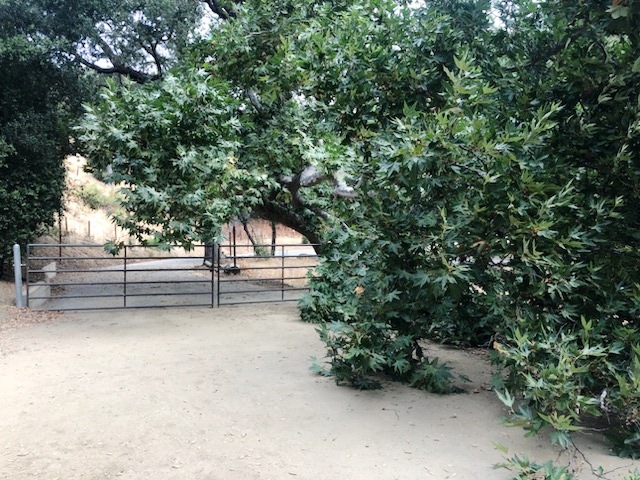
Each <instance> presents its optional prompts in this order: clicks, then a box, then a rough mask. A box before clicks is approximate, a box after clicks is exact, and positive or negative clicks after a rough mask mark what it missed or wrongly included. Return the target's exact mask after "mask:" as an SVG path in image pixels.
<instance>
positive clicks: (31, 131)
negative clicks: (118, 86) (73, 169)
mask: <svg viewBox="0 0 640 480" xmlns="http://www.w3.org/2000/svg"><path fill="white" fill-rule="evenodd" d="M0 26H1V25H0ZM6 33H7V32H6V30H4V29H0V69H1V71H2V75H1V76H0V265H4V263H5V261H6V260H7V258H8V256H9V254H10V252H11V247H12V245H13V244H14V243H18V244H21V245H24V244H25V243H27V242H28V241H31V240H33V239H34V238H35V237H36V236H37V235H38V233H39V232H41V229H42V227H45V226H47V225H51V223H52V222H53V219H54V214H55V213H56V212H59V211H60V210H61V207H62V205H61V198H62V195H63V193H64V188H65V181H64V165H63V159H64V157H65V155H66V154H67V153H69V151H70V147H71V146H70V144H69V128H70V127H69V123H68V122H69V119H70V118H73V114H74V112H75V113H76V114H77V113H78V112H79V110H80V104H79V97H80V95H82V93H81V92H82V91H83V87H82V82H81V81H80V78H79V77H78V76H77V74H76V73H75V72H73V71H71V70H67V69H65V68H63V67H62V66H60V65H59V64H57V63H56V62H55V61H53V59H52V58H51V56H50V54H49V52H47V51H46V50H44V49H42V48H40V47H38V46H37V45H34V44H32V43H30V42H29V41H28V40H27V39H26V38H24V37H20V36H10V35H7V34H6ZM44 79H46V80H44ZM1 268H2V267H1V266H0V269H1Z"/></svg>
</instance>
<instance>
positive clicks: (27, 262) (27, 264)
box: [25, 243, 31, 308]
mask: <svg viewBox="0 0 640 480" xmlns="http://www.w3.org/2000/svg"><path fill="white" fill-rule="evenodd" d="M30 259H31V244H29V243H27V261H26V267H27V268H26V272H25V273H26V277H27V308H29V285H30V283H29V263H30Z"/></svg>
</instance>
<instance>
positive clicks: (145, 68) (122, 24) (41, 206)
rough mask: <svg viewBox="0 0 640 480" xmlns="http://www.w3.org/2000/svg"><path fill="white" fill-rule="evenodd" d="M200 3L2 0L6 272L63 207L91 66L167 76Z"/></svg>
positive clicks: (2, 254) (0, 225)
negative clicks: (17, 250)
mask: <svg viewBox="0 0 640 480" xmlns="http://www.w3.org/2000/svg"><path fill="white" fill-rule="evenodd" d="M216 3H217V2H216ZM203 5H204V3H202V2H198V1H195V0H194V1H182V0H178V1H171V0H155V1H154V0H149V1H144V2H128V1H124V2H122V1H119V2H113V1H110V0H91V1H89V0H82V1H71V0H70V1H63V2H60V1H51V0H29V1H14V0H3V1H1V2H0V67H1V71H2V75H0V275H1V274H2V266H3V265H4V264H5V261H6V259H7V255H8V254H9V253H10V252H11V246H12V245H13V244H14V243H19V244H24V243H26V242H28V241H30V240H34V239H35V238H36V237H37V236H38V235H39V234H40V233H41V232H42V231H43V229H44V228H45V227H47V226H48V225H51V223H52V222H53V220H54V214H55V213H56V212H58V213H59V212H61V209H62V195H63V193H64V166H63V159H64V157H65V155H67V154H68V153H69V152H70V151H71V149H72V146H73V143H72V142H70V133H71V132H70V129H71V126H72V125H73V124H74V123H75V122H77V118H78V116H79V114H80V113H81V103H82V102H83V101H88V100H90V99H91V98H92V96H93V93H94V91H95V84H97V83H98V82H99V79H98V77H97V76H93V77H91V76H89V75H88V74H87V73H88V72H99V73H101V74H114V75H118V76H125V77H127V78H131V79H133V80H135V81H137V82H145V81H148V80H150V79H154V78H160V77H161V76H162V74H163V73H164V72H165V70H166V69H167V68H168V66H169V65H171V64H173V63H175V62H176V61H177V60H178V58H179V54H180V51H181V50H182V49H183V48H184V47H185V46H186V45H187V44H189V43H192V42H193V41H195V39H197V38H198V34H197V30H196V26H197V25H199V24H200V23H201V22H202V18H203V11H204V7H203ZM207 11H209V10H207ZM225 12H226V10H224V9H222V10H220V12H219V13H221V14H225ZM214 13H215V12H214ZM210 17H211V18H210V20H211V21H214V20H215V15H212V14H210Z"/></svg>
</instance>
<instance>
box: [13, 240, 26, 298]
mask: <svg viewBox="0 0 640 480" xmlns="http://www.w3.org/2000/svg"><path fill="white" fill-rule="evenodd" d="M13 272H14V276H15V282H16V307H18V308H24V301H23V298H22V259H21V258H20V245H18V244H17V243H16V244H15V245H14V246H13Z"/></svg>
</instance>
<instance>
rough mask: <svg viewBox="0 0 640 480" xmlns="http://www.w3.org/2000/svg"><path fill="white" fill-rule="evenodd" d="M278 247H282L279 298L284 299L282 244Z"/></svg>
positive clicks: (282, 253)
mask: <svg viewBox="0 0 640 480" xmlns="http://www.w3.org/2000/svg"><path fill="white" fill-rule="evenodd" d="M280 248H281V249H282V252H281V256H282V271H281V272H280V279H281V282H280V288H281V290H280V294H281V300H284V245H282V246H281V247H280Z"/></svg>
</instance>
